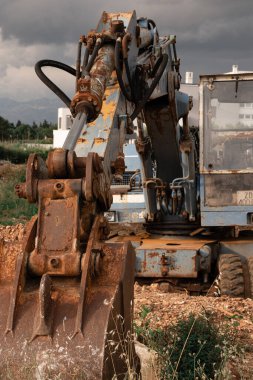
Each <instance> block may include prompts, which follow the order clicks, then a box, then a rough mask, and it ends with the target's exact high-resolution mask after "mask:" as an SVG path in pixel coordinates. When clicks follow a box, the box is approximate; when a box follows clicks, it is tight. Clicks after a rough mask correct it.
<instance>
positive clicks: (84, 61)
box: [82, 46, 90, 76]
mask: <svg viewBox="0 0 253 380" xmlns="http://www.w3.org/2000/svg"><path fill="white" fill-rule="evenodd" d="M89 54H90V52H89V49H88V47H87V46H86V47H85V50H84V55H83V69H82V76H84V73H85V67H86V66H87V63H88V59H89Z"/></svg>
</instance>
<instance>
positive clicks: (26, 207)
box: [0, 163, 37, 225]
mask: <svg viewBox="0 0 253 380" xmlns="http://www.w3.org/2000/svg"><path fill="white" fill-rule="evenodd" d="M25 171H26V167H25V165H12V164H11V163H7V164H4V165H1V166H0V224H3V225H12V224H16V223H24V222H26V221H27V220H29V219H30V218H31V217H32V216H33V215H34V214H36V212H37V207H36V205H34V204H30V203H28V202H27V200H26V199H20V198H18V197H17V196H16V194H15V192H14V187H15V185H16V184H17V183H20V182H25Z"/></svg>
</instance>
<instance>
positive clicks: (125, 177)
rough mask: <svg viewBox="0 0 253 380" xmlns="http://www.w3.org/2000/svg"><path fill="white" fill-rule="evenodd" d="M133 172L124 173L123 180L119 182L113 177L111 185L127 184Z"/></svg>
mask: <svg viewBox="0 0 253 380" xmlns="http://www.w3.org/2000/svg"><path fill="white" fill-rule="evenodd" d="M133 174H134V173H133V172H128V173H124V174H123V181H120V182H117V181H115V179H113V181H112V186H113V185H114V186H115V185H117V186H119V185H123V186H124V185H129V183H130V179H131V177H132V175H133Z"/></svg>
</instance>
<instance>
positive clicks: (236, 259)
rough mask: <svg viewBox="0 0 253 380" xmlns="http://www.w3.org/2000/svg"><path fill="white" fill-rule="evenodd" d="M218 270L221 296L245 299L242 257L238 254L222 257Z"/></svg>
mask: <svg viewBox="0 0 253 380" xmlns="http://www.w3.org/2000/svg"><path fill="white" fill-rule="evenodd" d="M218 269H219V289H220V294H221V295H227V296H230V297H244V290H245V289H244V276H243V266H242V262H241V259H240V256H238V255H236V254H223V255H221V256H220V258H219V263H218ZM252 274H253V261H252ZM252 280H253V279H252Z"/></svg>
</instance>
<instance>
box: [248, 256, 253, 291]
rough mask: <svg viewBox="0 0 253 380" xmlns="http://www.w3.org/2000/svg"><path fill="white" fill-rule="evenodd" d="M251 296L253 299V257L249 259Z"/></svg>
mask: <svg viewBox="0 0 253 380" xmlns="http://www.w3.org/2000/svg"><path fill="white" fill-rule="evenodd" d="M248 270H249V287H250V296H251V298H253V257H249V258H248Z"/></svg>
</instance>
